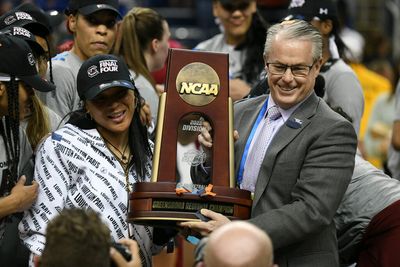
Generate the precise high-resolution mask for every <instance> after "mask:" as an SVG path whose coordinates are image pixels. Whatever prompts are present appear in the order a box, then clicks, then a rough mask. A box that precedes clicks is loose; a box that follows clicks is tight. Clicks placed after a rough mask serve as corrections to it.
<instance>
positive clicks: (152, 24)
mask: <svg viewBox="0 0 400 267" xmlns="http://www.w3.org/2000/svg"><path fill="white" fill-rule="evenodd" d="M170 35H171V33H170V31H169V26H168V22H167V21H166V20H165V19H164V18H163V17H162V16H161V15H160V14H159V13H157V12H156V11H155V10H153V9H151V8H143V7H134V8H133V9H131V10H130V11H129V12H128V14H126V15H125V16H124V18H123V20H122V23H121V24H120V28H119V32H118V35H117V40H116V42H115V46H114V49H113V53H114V54H117V55H120V56H122V57H123V58H124V60H125V62H126V63H127V65H128V67H129V71H130V73H131V75H132V77H133V79H134V80H135V86H136V87H137V88H138V90H139V92H140V94H141V96H142V97H143V98H144V99H145V100H146V102H147V103H149V105H150V110H151V115H152V118H151V121H152V122H151V127H149V132H150V133H153V131H154V128H155V125H156V123H157V113H158V103H159V98H158V95H159V94H158V93H157V90H156V83H155V81H154V79H153V77H152V76H151V72H152V71H156V70H160V69H162V67H163V66H164V64H165V60H166V58H167V56H168V48H169V43H168V40H169V37H170Z"/></svg>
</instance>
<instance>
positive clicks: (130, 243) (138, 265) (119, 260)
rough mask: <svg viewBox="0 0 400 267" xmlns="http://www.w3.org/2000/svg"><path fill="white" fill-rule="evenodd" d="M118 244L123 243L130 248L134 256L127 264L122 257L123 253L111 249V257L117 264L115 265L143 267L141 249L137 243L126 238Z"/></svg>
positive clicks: (119, 266) (120, 266)
mask: <svg viewBox="0 0 400 267" xmlns="http://www.w3.org/2000/svg"><path fill="white" fill-rule="evenodd" d="M118 243H121V244H122V245H125V246H127V247H128V248H129V250H130V252H131V254H132V259H131V260H130V261H129V262H127V261H126V260H125V259H124V257H123V256H122V255H121V253H119V252H118V251H117V250H116V249H115V248H113V247H111V249H110V257H111V259H112V260H113V261H114V262H115V264H116V265H117V266H118V267H141V266H142V262H141V261H140V256H139V247H138V244H137V243H136V241H134V240H132V239H127V238H124V239H121V240H119V241H118Z"/></svg>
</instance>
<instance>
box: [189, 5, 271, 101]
mask: <svg viewBox="0 0 400 267" xmlns="http://www.w3.org/2000/svg"><path fill="white" fill-rule="evenodd" d="M213 14H214V16H215V17H216V18H217V19H218V21H219V23H220V27H221V31H222V32H221V33H220V34H217V35H215V36H214V37H212V38H211V39H208V40H206V41H203V42H201V43H199V44H198V45H197V46H196V47H195V48H194V49H195V50H203V51H214V52H225V53H229V77H230V82H229V89H230V96H231V97H232V99H233V100H238V99H242V98H244V97H246V96H247V95H248V94H249V92H250V89H251V87H252V86H253V85H254V84H255V83H257V82H258V80H259V77H260V75H261V73H262V72H263V67H264V65H263V61H262V57H261V55H262V51H263V45H264V41H265V33H266V29H267V24H266V22H265V21H264V20H263V19H262V17H261V15H259V14H258V12H257V5H256V1H255V0H213Z"/></svg>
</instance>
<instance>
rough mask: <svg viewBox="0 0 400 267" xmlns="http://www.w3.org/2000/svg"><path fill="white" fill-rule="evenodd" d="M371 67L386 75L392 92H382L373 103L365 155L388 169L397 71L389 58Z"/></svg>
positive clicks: (375, 62) (374, 63)
mask: <svg viewBox="0 0 400 267" xmlns="http://www.w3.org/2000/svg"><path fill="white" fill-rule="evenodd" d="M370 68H371V69H372V70H374V71H376V72H377V73H379V74H381V75H382V76H384V77H386V78H387V79H388V80H389V81H390V84H391V87H390V88H391V89H390V92H385V93H382V94H381V95H380V96H378V97H377V99H376V101H375V103H373V109H372V111H371V115H370V116H369V120H368V125H367V129H366V132H365V137H364V148H365V152H366V153H365V156H366V159H367V160H368V161H370V162H371V163H372V164H374V165H375V166H376V167H378V168H380V169H383V170H385V172H386V173H388V170H387V166H386V164H387V156H388V155H387V154H388V149H389V145H390V140H391V136H392V127H393V121H394V115H395V97H394V93H395V90H394V89H395V88H396V87H395V86H396V84H395V79H396V78H395V73H394V70H393V68H392V65H391V64H390V63H389V62H388V61H387V60H376V61H374V62H373V63H372V64H370Z"/></svg>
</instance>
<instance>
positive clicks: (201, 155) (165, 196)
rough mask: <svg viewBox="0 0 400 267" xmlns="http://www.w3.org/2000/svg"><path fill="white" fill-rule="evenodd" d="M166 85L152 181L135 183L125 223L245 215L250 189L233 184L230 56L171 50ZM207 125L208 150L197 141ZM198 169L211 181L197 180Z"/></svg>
mask: <svg viewBox="0 0 400 267" xmlns="http://www.w3.org/2000/svg"><path fill="white" fill-rule="evenodd" d="M165 86H166V90H165V92H164V93H163V94H162V95H161V97H160V104H159V110H158V122H157V130H156V139H155V149H154V156H153V172H152V179H151V182H139V183H136V184H134V186H133V191H132V193H131V194H130V199H129V215H128V221H129V222H133V223H136V224H144V225H153V226H166V227H170V226H174V225H175V224H176V223H177V222H182V221H199V219H198V217H197V216H196V212H197V211H198V210H200V209H202V208H207V209H210V210H213V211H215V212H218V213H222V214H223V215H225V216H227V217H228V218H230V219H248V218H249V217H250V211H251V204H252V200H251V193H250V191H247V190H242V189H239V188H236V182H235V175H234V163H233V160H234V156H233V153H234V151H233V142H234V140H233V110H232V109H233V108H232V100H231V98H230V97H229V82H228V54H224V53H215V52H203V51H191V50H183V49H170V50H169V55H168V69H167V79H166V85H165ZM206 123H209V124H210V126H211V128H212V131H211V132H210V133H211V135H212V138H213V147H212V148H211V151H210V153H206V152H205V151H203V148H202V147H201V146H200V145H199V143H198V141H197V136H198V135H199V133H200V131H201V129H202V127H204V125H205V124H206ZM208 154H210V156H209V155H208ZM208 157H209V158H208ZM206 162H207V163H208V164H210V165H207V167H206V166H205V163H206ZM194 170H199V171H194ZM201 172H203V173H209V175H208V176H209V180H207V182H206V183H205V182H203V183H200V184H199V183H198V181H199V180H201V179H198V177H195V176H196V173H201Z"/></svg>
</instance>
